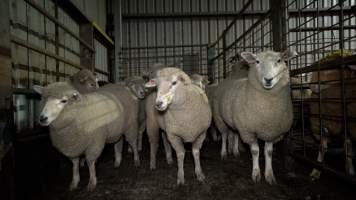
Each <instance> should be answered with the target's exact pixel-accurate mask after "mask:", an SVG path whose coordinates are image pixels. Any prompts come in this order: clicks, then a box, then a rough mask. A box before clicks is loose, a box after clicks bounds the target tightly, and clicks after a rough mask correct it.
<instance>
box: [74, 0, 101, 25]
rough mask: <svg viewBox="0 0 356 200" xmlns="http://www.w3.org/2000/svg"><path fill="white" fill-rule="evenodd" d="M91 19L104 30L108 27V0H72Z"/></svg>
mask: <svg viewBox="0 0 356 200" xmlns="http://www.w3.org/2000/svg"><path fill="white" fill-rule="evenodd" d="M71 1H72V2H73V3H74V4H75V5H76V6H77V7H78V8H79V9H80V10H82V12H83V13H84V14H85V15H86V16H88V17H89V18H90V19H91V20H93V21H95V22H96V23H97V24H98V25H99V27H100V28H101V29H102V30H105V28H106V0H71Z"/></svg>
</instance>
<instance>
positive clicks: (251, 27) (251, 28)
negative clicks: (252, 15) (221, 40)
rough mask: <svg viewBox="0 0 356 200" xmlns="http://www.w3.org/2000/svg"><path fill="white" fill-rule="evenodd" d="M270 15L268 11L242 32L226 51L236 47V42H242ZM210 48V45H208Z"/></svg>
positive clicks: (220, 54)
mask: <svg viewBox="0 0 356 200" xmlns="http://www.w3.org/2000/svg"><path fill="white" fill-rule="evenodd" d="M269 14H270V11H268V12H267V13H266V14H265V15H264V16H262V17H261V18H260V19H259V20H257V21H256V22H255V23H254V24H253V25H251V26H250V28H248V29H247V30H246V31H244V33H243V34H242V35H241V36H240V37H239V38H237V39H236V40H235V41H234V42H232V43H231V44H230V45H229V46H227V47H226V50H229V49H231V48H232V47H233V46H234V45H236V44H237V43H238V42H240V41H242V40H244V38H245V37H246V35H248V34H249V33H250V32H251V31H253V30H254V28H256V27H257V26H258V25H259V24H261V22H262V21H263V20H265V19H266V18H267V17H268V16H269ZM209 46H211V45H209ZM222 55H223V53H222V52H221V53H219V54H218V55H217V56H215V57H214V58H212V59H211V60H215V59H217V58H219V57H220V56H222Z"/></svg>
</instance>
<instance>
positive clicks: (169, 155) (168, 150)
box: [161, 132, 173, 165]
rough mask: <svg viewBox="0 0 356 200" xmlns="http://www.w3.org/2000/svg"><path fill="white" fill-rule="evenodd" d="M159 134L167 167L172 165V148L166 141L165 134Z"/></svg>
mask: <svg viewBox="0 0 356 200" xmlns="http://www.w3.org/2000/svg"><path fill="white" fill-rule="evenodd" d="M161 134H162V140H163V146H164V150H165V151H166V160H167V163H168V165H171V164H173V157H172V148H171V145H170V144H169V142H168V140H167V135H166V133H165V132H162V133H161Z"/></svg>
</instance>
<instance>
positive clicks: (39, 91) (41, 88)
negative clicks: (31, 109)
mask: <svg viewBox="0 0 356 200" xmlns="http://www.w3.org/2000/svg"><path fill="white" fill-rule="evenodd" d="M33 89H34V90H35V91H36V92H37V93H38V94H42V92H43V89H44V88H43V87H42V86H40V85H34V86H33Z"/></svg>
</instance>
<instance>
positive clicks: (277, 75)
mask: <svg viewBox="0 0 356 200" xmlns="http://www.w3.org/2000/svg"><path fill="white" fill-rule="evenodd" d="M296 55H297V53H296V52H295V51H290V50H287V51H285V52H283V53H279V52H273V51H266V52H262V53H259V54H254V53H251V52H242V53H241V57H242V58H243V59H244V60H245V61H246V62H247V63H248V65H249V66H250V68H251V69H252V70H254V71H255V73H254V74H255V78H256V79H257V80H258V82H259V83H260V84H261V85H262V86H263V88H264V89H266V90H270V89H272V88H273V87H274V86H275V85H276V84H277V83H278V82H279V80H280V79H281V78H282V77H283V75H284V73H283V72H285V71H287V70H288V68H287V65H286V62H287V61H288V60H289V59H291V58H292V57H294V56H296Z"/></svg>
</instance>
